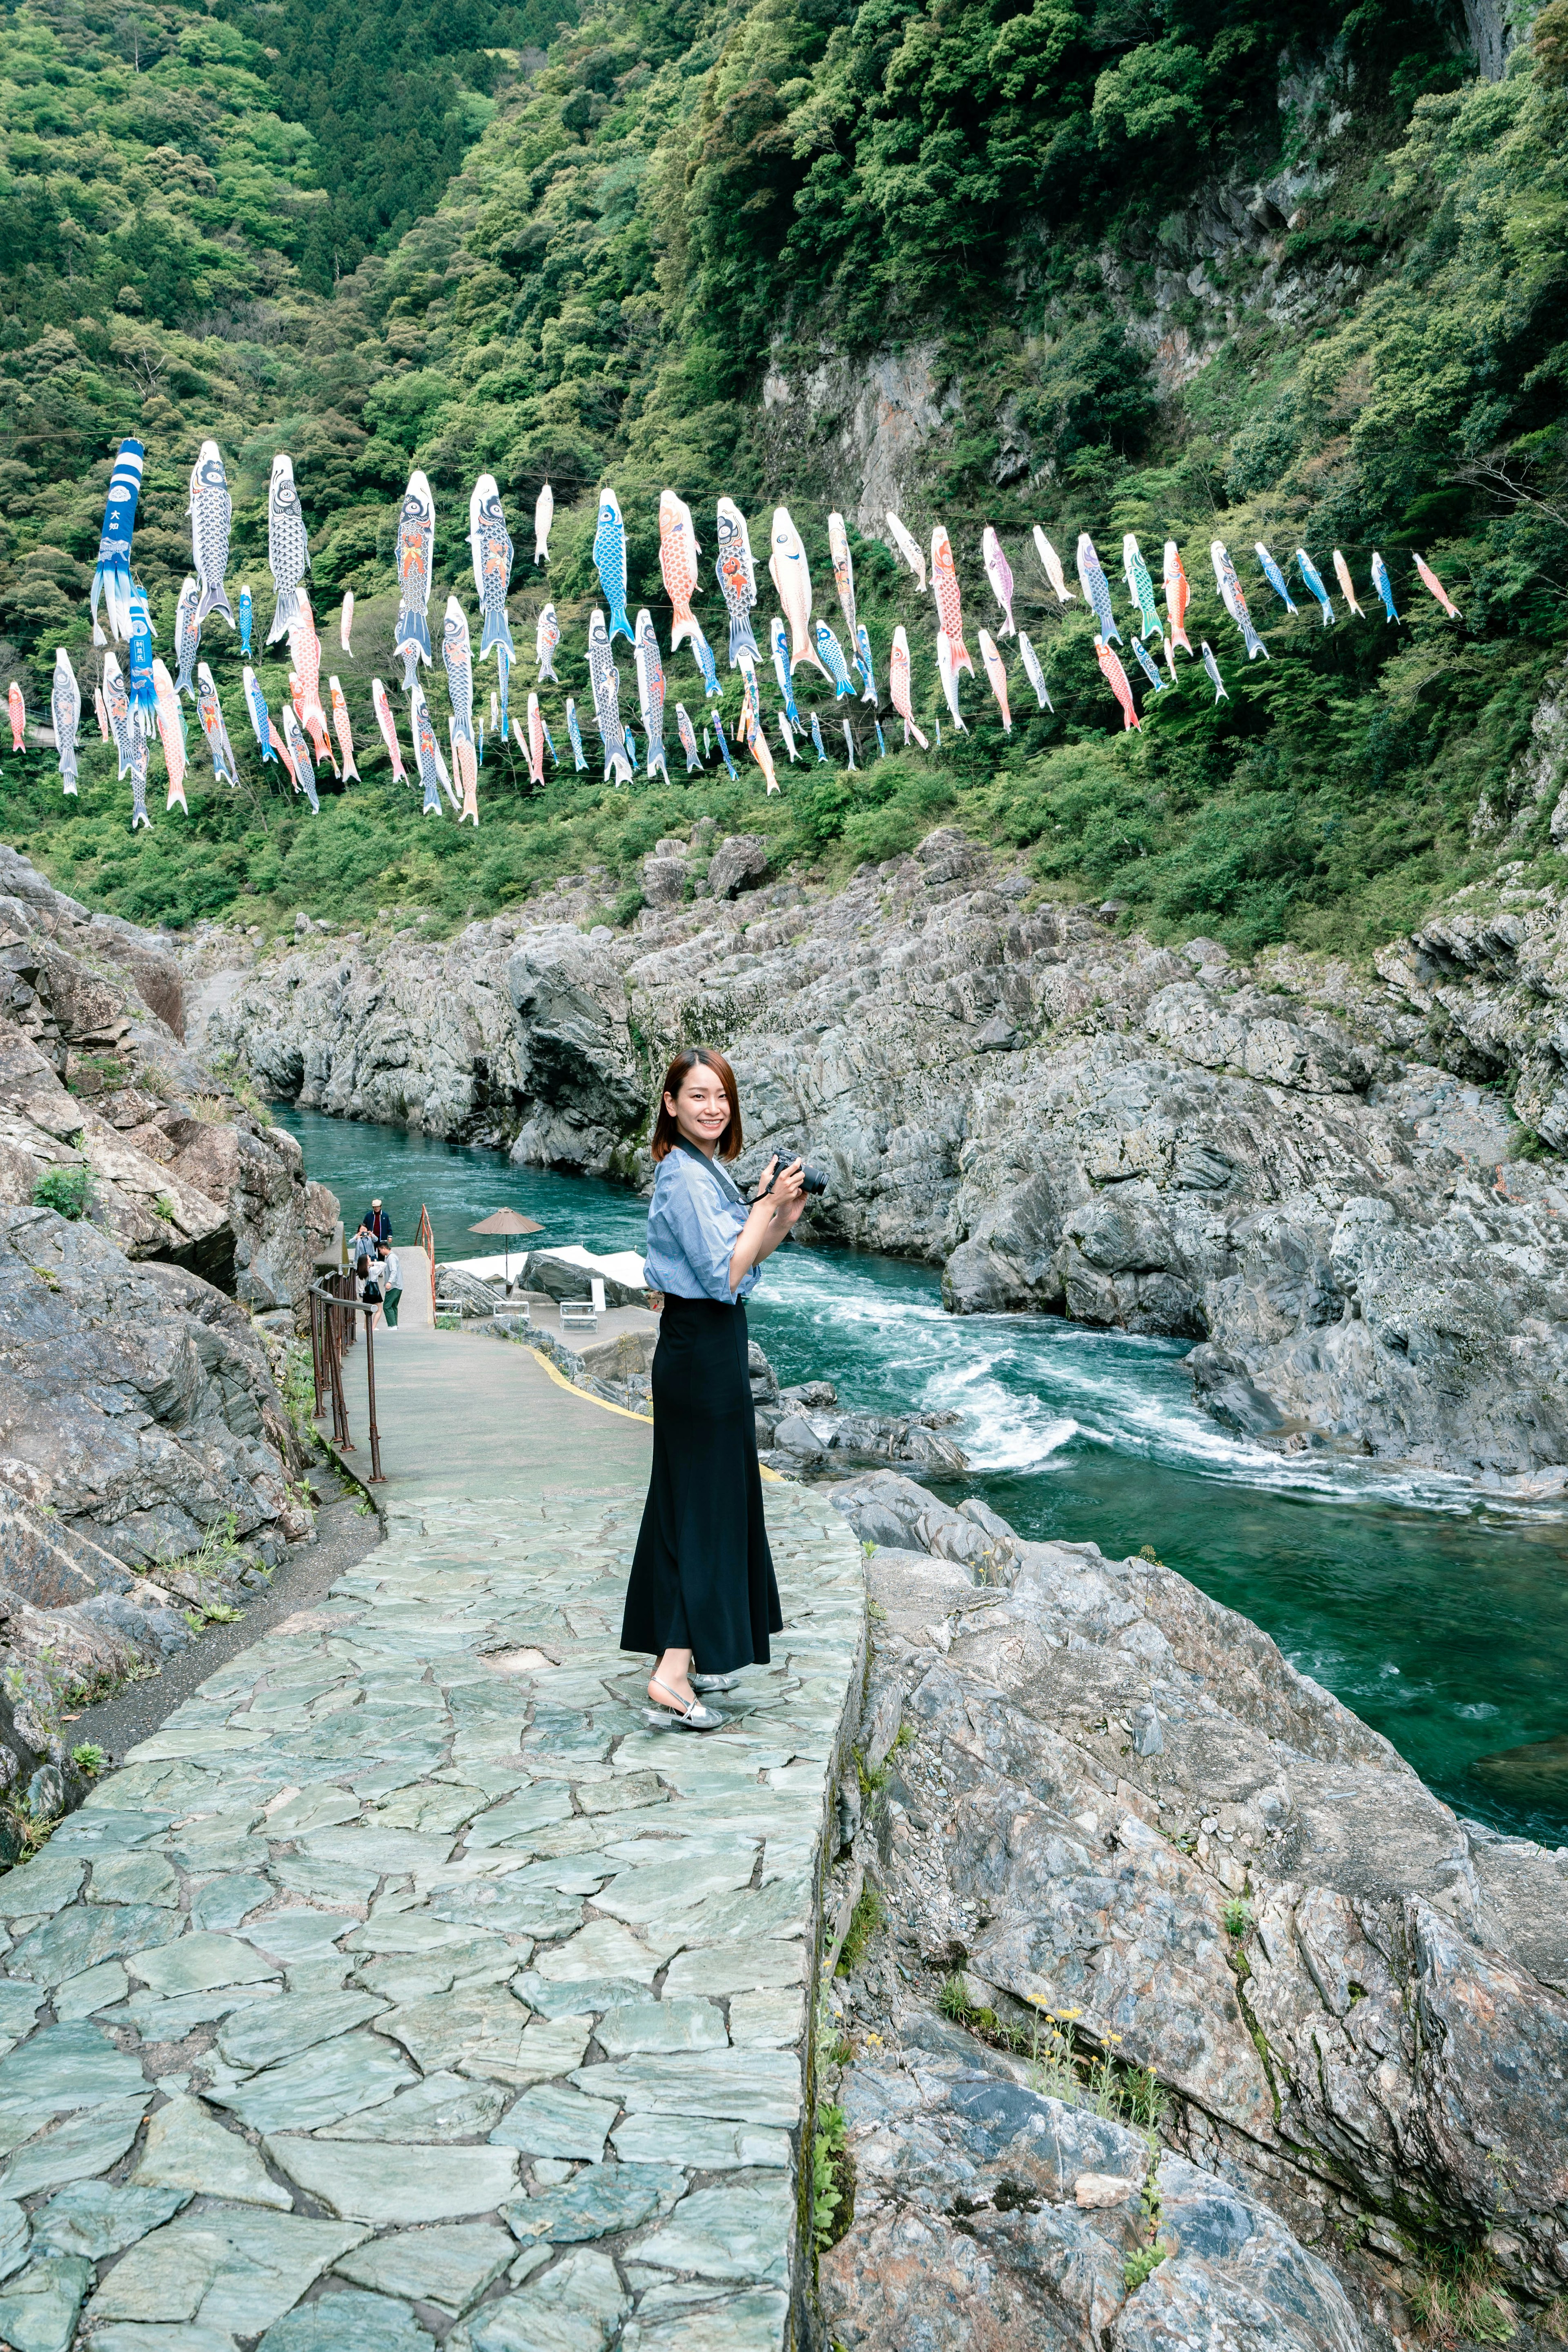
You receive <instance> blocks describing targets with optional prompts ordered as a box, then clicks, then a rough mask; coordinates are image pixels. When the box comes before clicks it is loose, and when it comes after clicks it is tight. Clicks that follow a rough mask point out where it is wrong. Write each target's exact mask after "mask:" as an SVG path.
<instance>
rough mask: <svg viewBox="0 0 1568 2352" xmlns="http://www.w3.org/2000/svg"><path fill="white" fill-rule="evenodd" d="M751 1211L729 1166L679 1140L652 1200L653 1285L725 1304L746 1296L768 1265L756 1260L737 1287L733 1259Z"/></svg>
mask: <svg viewBox="0 0 1568 2352" xmlns="http://www.w3.org/2000/svg"><path fill="white" fill-rule="evenodd" d="M746 1217H747V1208H746V1203H745V1202H744V1201H743V1200H742V1197H741V1195H740V1193H739V1192H737V1191H736V1188H735V1185H734V1183H733V1182H732V1181H731V1178H730V1176H729V1175H728V1174H727V1173H726V1171H724V1170H722V1169H721V1168H720V1167H719V1166H718V1164H717V1163H716V1162H715V1161H713V1160H708V1159H705V1158H704V1157H703V1156H702V1155H701V1154H700V1153H699V1152H695V1151H687V1150H683V1149H682V1148H681V1146H680V1145H679V1144H677V1146H676V1147H675V1149H674V1150H673V1151H671V1152H668V1154H667V1155H666V1157H665V1158H664V1159H663V1160H660V1161H659V1165H658V1175H657V1176H656V1177H655V1178H654V1182H653V1199H652V1200H651V1201H650V1202H648V1211H647V1260H646V1262H645V1265H644V1271H643V1278H644V1280H645V1281H646V1282H647V1286H648V1288H649V1289H650V1290H662V1291H668V1292H670V1293H671V1294H672V1295H673V1296H674V1297H677V1298H715V1299H717V1300H718V1301H719V1303H720V1305H721V1306H723V1307H732V1306H733V1305H734V1303H735V1301H736V1299H737V1298H744V1297H747V1296H748V1295H749V1294H750V1293H751V1292H752V1291H753V1290H754V1289H755V1288H756V1286H757V1281H758V1277H759V1276H760V1274H761V1272H762V1269H761V1267H760V1266H754V1265H753V1266H752V1268H751V1269H750V1270H749V1272H747V1273H746V1274H744V1275H742V1277H741V1284H740V1287H739V1288H738V1289H735V1290H731V1287H730V1260H731V1257H733V1255H734V1254H735V1244H736V1243H737V1242H738V1241H739V1239H740V1237H741V1230H742V1226H743V1225H744V1224H745V1222H746Z"/></svg>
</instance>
